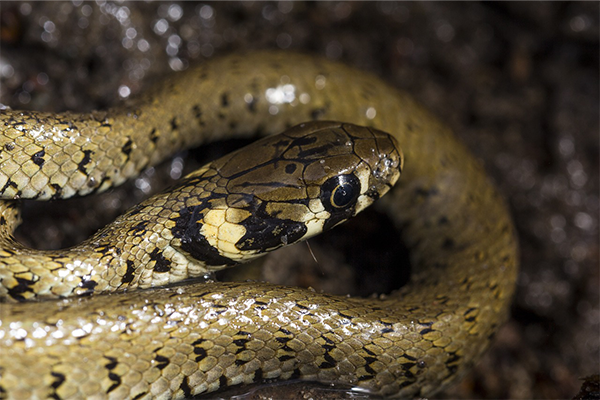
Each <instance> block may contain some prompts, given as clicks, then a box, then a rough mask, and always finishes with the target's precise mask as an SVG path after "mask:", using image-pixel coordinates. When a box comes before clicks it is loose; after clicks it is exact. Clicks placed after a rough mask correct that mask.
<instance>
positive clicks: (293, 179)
mask: <svg viewBox="0 0 600 400" xmlns="http://www.w3.org/2000/svg"><path fill="white" fill-rule="evenodd" d="M402 164H403V157H402V152H401V150H400V148H399V146H398V144H397V142H396V140H395V139H394V138H393V137H391V136H390V135H388V134H387V133H384V132H381V131H377V130H375V129H372V128H366V127H360V126H356V125H352V124H345V123H339V122H327V121H319V122H310V123H304V124H300V125H297V126H295V127H293V128H290V129H288V130H287V131H285V132H284V133H281V134H279V135H275V136H271V137H267V138H264V139H262V140H259V141H257V142H255V143H252V144H250V145H249V146H246V147H244V148H242V149H240V150H238V151H236V152H233V153H230V154H229V155H226V156H224V157H222V158H220V159H218V160H216V161H214V162H212V163H211V164H210V165H209V166H207V168H204V169H203V170H202V171H203V172H202V173H201V174H200V175H198V176H193V177H188V178H187V180H190V179H193V180H195V181H197V182H196V185H197V186H198V187H201V188H202V190H201V192H202V193H199V195H198V196H197V197H198V198H199V199H200V201H199V202H196V203H195V205H193V206H192V207H187V208H186V210H185V214H186V215H188V216H189V215H193V218H185V219H184V223H180V222H181V221H179V222H178V226H179V227H180V228H182V229H180V230H179V231H178V233H179V235H176V236H179V237H182V243H183V246H182V248H183V249H184V250H186V251H187V252H188V253H193V255H194V258H199V259H206V258H207V257H206V253H208V252H212V253H215V254H216V253H217V252H218V257H213V258H214V262H213V264H219V265H223V264H233V263H237V262H245V261H248V260H250V259H252V258H254V257H256V256H258V255H261V254H263V253H265V252H267V251H271V250H274V249H276V248H279V247H282V246H284V245H288V244H292V243H295V242H298V241H301V240H306V239H308V238H310V237H312V236H314V235H316V234H319V233H321V232H323V231H324V230H327V229H330V228H332V227H333V226H336V225H338V224H340V223H341V222H343V221H345V220H347V219H348V218H351V217H352V216H354V215H356V214H357V213H358V212H360V211H362V210H363V209H365V208H366V207H367V206H369V205H370V204H372V203H373V202H374V201H375V200H377V199H378V198H379V197H381V196H382V195H384V194H385V193H386V192H387V191H388V190H389V189H390V188H391V187H392V186H393V185H394V184H395V183H396V181H397V180H398V177H399V176H400V172H401V169H402ZM183 231H185V232H186V233H185V235H183V234H182V233H181V232H183ZM199 250H200V251H199Z"/></svg>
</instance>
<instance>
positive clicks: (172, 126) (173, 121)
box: [170, 117, 179, 131]
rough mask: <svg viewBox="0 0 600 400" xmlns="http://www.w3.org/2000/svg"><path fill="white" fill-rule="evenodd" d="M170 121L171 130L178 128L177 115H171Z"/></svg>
mask: <svg viewBox="0 0 600 400" xmlns="http://www.w3.org/2000/svg"><path fill="white" fill-rule="evenodd" d="M170 122H171V130H172V131H175V130H177V129H179V123H178V122H177V117H173V119H172V120H171V121H170Z"/></svg>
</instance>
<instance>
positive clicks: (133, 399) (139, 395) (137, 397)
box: [132, 392, 147, 400]
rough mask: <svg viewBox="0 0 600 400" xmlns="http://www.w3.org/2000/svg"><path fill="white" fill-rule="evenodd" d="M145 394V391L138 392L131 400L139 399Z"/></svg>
mask: <svg viewBox="0 0 600 400" xmlns="http://www.w3.org/2000/svg"><path fill="white" fill-rule="evenodd" d="M146 394H147V393H146V392H142V393H139V394H138V395H136V396H135V397H133V398H132V400H137V399H141V398H142V397H144V396H146Z"/></svg>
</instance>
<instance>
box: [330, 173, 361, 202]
mask: <svg viewBox="0 0 600 400" xmlns="http://www.w3.org/2000/svg"><path fill="white" fill-rule="evenodd" d="M359 194H360V182H359V180H358V178H357V177H356V176H354V175H352V174H347V175H337V176H334V177H333V178H329V179H328V180H327V181H325V183H324V184H323V186H322V187H321V201H322V202H323V205H324V206H325V208H327V209H329V210H330V211H336V210H339V211H341V210H343V209H345V208H348V206H351V205H353V204H354V202H355V201H356V199H357V198H358V195H359Z"/></svg>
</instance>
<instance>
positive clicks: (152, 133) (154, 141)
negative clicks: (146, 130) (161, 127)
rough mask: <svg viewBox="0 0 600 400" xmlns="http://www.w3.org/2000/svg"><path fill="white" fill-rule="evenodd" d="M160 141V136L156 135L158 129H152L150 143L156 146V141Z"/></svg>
mask: <svg viewBox="0 0 600 400" xmlns="http://www.w3.org/2000/svg"><path fill="white" fill-rule="evenodd" d="M157 140H158V134H157V133H156V128H152V130H151V131H150V141H151V142H152V143H154V144H156V141H157Z"/></svg>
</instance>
